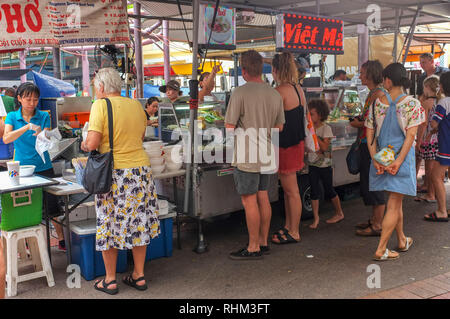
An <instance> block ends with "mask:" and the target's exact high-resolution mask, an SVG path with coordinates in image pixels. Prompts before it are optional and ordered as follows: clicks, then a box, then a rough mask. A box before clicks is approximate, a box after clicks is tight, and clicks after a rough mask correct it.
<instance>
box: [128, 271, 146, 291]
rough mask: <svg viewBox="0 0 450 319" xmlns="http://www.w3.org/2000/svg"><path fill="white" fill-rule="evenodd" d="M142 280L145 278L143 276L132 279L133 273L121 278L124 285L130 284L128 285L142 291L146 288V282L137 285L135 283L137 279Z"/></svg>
mask: <svg viewBox="0 0 450 319" xmlns="http://www.w3.org/2000/svg"><path fill="white" fill-rule="evenodd" d="M142 280H145V278H144V277H139V278H138V279H136V280H134V279H133V275H132V274H129V275H128V276H126V277H125V278H123V280H122V281H123V283H124V284H125V285H128V286H130V287H133V288H135V289H137V290H140V291H144V290H147V288H148V287H147V283H145V284H143V285H138V284H137V283H138V281H142Z"/></svg>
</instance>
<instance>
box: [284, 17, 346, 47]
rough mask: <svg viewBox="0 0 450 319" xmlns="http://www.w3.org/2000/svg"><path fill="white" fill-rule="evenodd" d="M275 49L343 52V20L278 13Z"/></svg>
mask: <svg viewBox="0 0 450 319" xmlns="http://www.w3.org/2000/svg"><path fill="white" fill-rule="evenodd" d="M277 50H285V51H291V52H305V53H326V54H344V22H343V21H342V20H339V19H333V18H326V17H315V16H305V15H297V14H289V13H286V14H282V15H278V16H277Z"/></svg>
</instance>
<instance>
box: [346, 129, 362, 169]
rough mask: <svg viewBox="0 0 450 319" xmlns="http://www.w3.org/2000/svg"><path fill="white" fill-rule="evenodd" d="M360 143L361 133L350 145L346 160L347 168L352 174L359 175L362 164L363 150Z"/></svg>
mask: <svg viewBox="0 0 450 319" xmlns="http://www.w3.org/2000/svg"><path fill="white" fill-rule="evenodd" d="M359 146H360V143H359V135H358V137H357V138H356V141H355V142H354V143H353V144H352V146H351V147H350V150H349V151H348V154H347V157H346V161H347V168H348V171H349V173H350V174H353V175H357V174H358V173H359V170H360V165H361V151H360V148H359Z"/></svg>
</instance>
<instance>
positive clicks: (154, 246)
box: [145, 213, 176, 261]
mask: <svg viewBox="0 0 450 319" xmlns="http://www.w3.org/2000/svg"><path fill="white" fill-rule="evenodd" d="M175 216H176V213H169V214H165V215H162V216H159V225H160V228H161V234H159V236H158V237H156V238H154V239H151V240H150V245H148V246H147V252H146V256H145V261H149V260H152V259H156V258H160V257H170V256H172V237H173V236H172V228H173V220H172V218H173V217H175Z"/></svg>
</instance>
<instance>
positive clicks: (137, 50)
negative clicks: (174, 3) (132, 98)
mask: <svg viewBox="0 0 450 319" xmlns="http://www.w3.org/2000/svg"><path fill="white" fill-rule="evenodd" d="M133 8H134V14H136V15H140V14H141V4H140V3H139V2H137V1H135V2H134V6H133ZM141 27H142V24H141V19H140V18H136V19H134V54H135V61H136V98H143V97H144V66H143V63H142V33H141Z"/></svg>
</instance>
